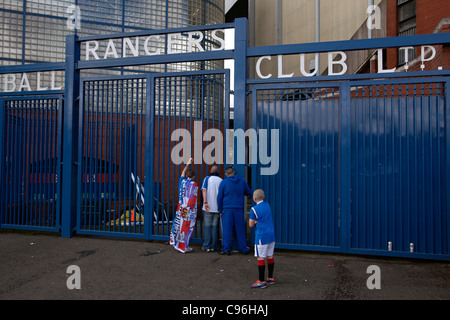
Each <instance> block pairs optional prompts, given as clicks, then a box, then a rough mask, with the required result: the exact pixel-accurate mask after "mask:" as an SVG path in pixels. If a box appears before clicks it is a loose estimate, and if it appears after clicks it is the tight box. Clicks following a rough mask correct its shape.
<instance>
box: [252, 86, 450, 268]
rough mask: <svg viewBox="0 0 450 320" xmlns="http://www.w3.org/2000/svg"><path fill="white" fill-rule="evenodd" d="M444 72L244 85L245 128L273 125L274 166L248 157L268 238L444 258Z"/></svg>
mask: <svg viewBox="0 0 450 320" xmlns="http://www.w3.org/2000/svg"><path fill="white" fill-rule="evenodd" d="M449 82H450V80H449V79H448V78H446V77H435V78H408V79H388V80H370V81H345V82H334V83H333V82H328V83H327V82H324V83H321V82H319V83H285V84H272V85H270V84H268V85H255V86H253V87H252V128H254V129H256V130H257V131H259V130H261V129H266V130H267V131H268V135H269V137H268V138H267V139H266V140H267V141H271V138H270V136H271V134H272V133H271V130H273V129H275V130H278V131H279V133H278V134H279V139H280V146H279V155H280V159H279V171H278V172H277V173H276V174H275V175H270V176H262V175H260V174H259V172H260V170H261V168H263V167H264V165H263V164H261V163H257V164H253V165H252V187H253V188H262V189H264V190H265V192H266V197H267V201H268V202H269V203H270V204H271V206H272V211H273V214H274V224H275V230H276V243H277V247H278V248H287V249H300V250H314V251H328V252H343V253H357V254H374V255H386V256H402V257H416V258H429V259H444V260H445V259H448V253H449V251H448V250H449V247H450V246H449V245H450V243H449V221H448V215H447V212H448V211H447V206H446V196H447V195H446V174H447V168H448V166H447V162H446V161H447V158H446V156H445V152H446V150H447V149H446V148H447V146H446V143H447V140H446V136H447V134H448V126H446V125H445V123H446V120H447V119H446V118H445V117H446V116H447V114H446V112H445V110H446V109H447V108H448V103H447V102H446V101H448V100H446V97H448V91H447V90H448V89H449ZM267 149H268V150H274V149H273V146H271V145H269V146H268V147H267ZM344 209H346V210H344ZM411 244H412V246H411Z"/></svg>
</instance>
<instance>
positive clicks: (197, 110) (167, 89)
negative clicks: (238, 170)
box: [146, 70, 229, 242]
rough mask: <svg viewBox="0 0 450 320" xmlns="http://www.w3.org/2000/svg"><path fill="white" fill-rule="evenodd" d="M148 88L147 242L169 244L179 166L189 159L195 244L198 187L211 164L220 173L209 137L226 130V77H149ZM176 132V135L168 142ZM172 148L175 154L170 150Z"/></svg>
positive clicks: (219, 155)
mask: <svg viewBox="0 0 450 320" xmlns="http://www.w3.org/2000/svg"><path fill="white" fill-rule="evenodd" d="M150 86H151V94H150V109H151V111H150V112H151V115H152V119H151V123H152V124H151V127H152V128H153V129H154V130H153V131H152V132H154V140H153V141H152V142H151V143H152V147H150V149H149V150H148V151H149V152H153V153H152V155H151V156H150V162H149V171H150V172H151V175H152V178H151V179H150V181H154V183H153V184H152V185H149V186H148V187H146V189H151V188H153V191H152V192H151V194H154V201H152V202H151V204H152V207H151V212H153V214H152V216H151V219H152V221H153V223H152V228H151V230H150V232H151V235H150V238H151V239H159V240H168V239H169V236H170V231H171V227H172V220H173V217H174V214H175V211H176V208H177V205H178V180H179V178H180V174H181V171H182V169H183V167H184V163H187V160H188V159H189V158H190V157H192V158H194V165H193V169H194V171H195V173H196V176H195V178H196V182H197V184H198V185H199V190H198V196H197V199H198V205H197V207H198V209H197V210H198V215H197V224H196V226H195V230H194V233H193V235H192V241H194V242H199V241H202V238H203V225H202V222H203V220H202V219H201V206H202V202H201V189H200V186H201V182H202V181H203V178H204V177H206V176H207V175H208V174H209V169H210V166H211V165H213V164H217V165H218V166H219V168H220V170H221V172H224V170H223V168H224V161H223V160H224V159H225V155H226V153H225V145H224V144H222V145H220V144H219V141H217V140H214V139H217V138H218V137H216V136H214V134H212V133H211V132H212V130H213V129H217V131H216V132H220V133H221V134H222V133H223V132H224V131H225V129H227V128H228V126H229V100H228V94H227V93H228V92H229V71H228V70H209V71H206V70H203V71H192V72H179V73H162V74H154V75H152V76H151V78H150ZM177 130H178V131H179V135H178V134H177V135H175V136H174V135H173V134H174V132H176V131H177ZM213 138H214V139H213ZM216 143H217V144H216ZM177 145H178V146H180V148H175V147H176V146H177ZM207 145H210V146H212V147H211V148H212V149H214V150H211V151H214V152H212V153H213V156H214V158H215V159H214V161H213V162H211V161H208V159H205V158H204V157H205V156H206V154H205V153H204V150H205V147H207ZM181 149H183V150H182V152H181ZM174 150H175V152H174ZM177 150H178V151H180V152H176V151H177ZM198 151H200V153H198ZM181 160H183V161H181ZM180 162H183V163H182V164H181V163H180ZM151 168H152V169H151Z"/></svg>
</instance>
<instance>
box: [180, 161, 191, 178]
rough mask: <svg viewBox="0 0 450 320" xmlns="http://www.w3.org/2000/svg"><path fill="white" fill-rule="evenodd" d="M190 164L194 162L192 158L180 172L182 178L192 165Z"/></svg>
mask: <svg viewBox="0 0 450 320" xmlns="http://www.w3.org/2000/svg"><path fill="white" fill-rule="evenodd" d="M192 162H194V160H193V159H192V158H190V159H189V161H188V163H187V164H186V165H185V166H184V169H183V172H181V176H182V177H183V178H184V177H186V170H187V169H188V167H189V166H190V165H191V164H192Z"/></svg>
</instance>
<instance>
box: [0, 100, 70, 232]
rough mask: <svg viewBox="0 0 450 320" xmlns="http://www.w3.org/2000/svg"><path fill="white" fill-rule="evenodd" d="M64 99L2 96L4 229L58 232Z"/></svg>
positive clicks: (0, 200)
mask: <svg viewBox="0 0 450 320" xmlns="http://www.w3.org/2000/svg"><path fill="white" fill-rule="evenodd" d="M63 107H64V100H63V97H62V96H61V95H33V96H27V97H18V96H15V97H4V98H0V108H1V110H0V159H3V160H4V161H1V162H0V181H1V185H2V188H4V189H3V191H2V192H1V195H0V227H2V228H11V229H22V230H37V231H52V232H58V231H60V226H61V222H60V220H61V210H60V209H61V142H62V125H61V124H62V115H63Z"/></svg>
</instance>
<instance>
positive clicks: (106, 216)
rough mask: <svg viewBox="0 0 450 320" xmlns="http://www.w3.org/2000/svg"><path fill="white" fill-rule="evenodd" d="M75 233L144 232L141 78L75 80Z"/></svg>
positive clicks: (144, 83) (144, 82)
mask: <svg viewBox="0 0 450 320" xmlns="http://www.w3.org/2000/svg"><path fill="white" fill-rule="evenodd" d="M80 91H81V93H82V94H81V97H82V98H81V103H80V114H79V130H78V134H79V137H78V141H79V145H78V148H79V149H78V161H77V163H78V179H77V180H78V190H77V191H78V196H77V198H78V199H79V201H78V202H77V233H80V234H100V235H101V234H103V235H104V234H108V235H122V236H124V235H126V236H128V237H144V233H145V232H144V221H145V220H144V210H143V203H142V202H141V195H142V194H143V188H142V187H141V186H142V183H143V182H144V179H145V178H144V177H145V172H144V164H145V157H144V155H145V146H146V144H145V133H146V130H149V128H148V127H146V126H145V115H146V92H147V78H146V77H145V76H119V77H103V78H85V79H82V80H81V84H80Z"/></svg>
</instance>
